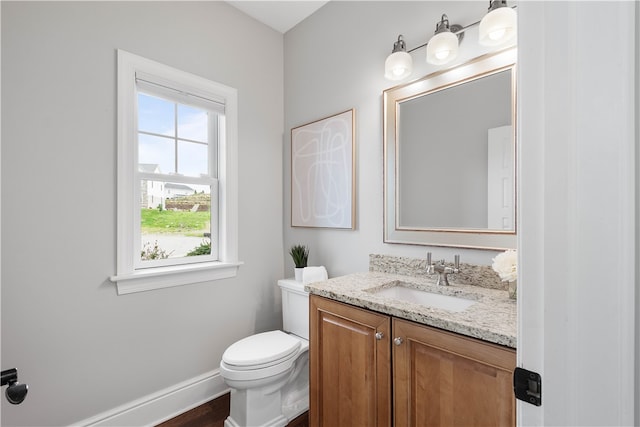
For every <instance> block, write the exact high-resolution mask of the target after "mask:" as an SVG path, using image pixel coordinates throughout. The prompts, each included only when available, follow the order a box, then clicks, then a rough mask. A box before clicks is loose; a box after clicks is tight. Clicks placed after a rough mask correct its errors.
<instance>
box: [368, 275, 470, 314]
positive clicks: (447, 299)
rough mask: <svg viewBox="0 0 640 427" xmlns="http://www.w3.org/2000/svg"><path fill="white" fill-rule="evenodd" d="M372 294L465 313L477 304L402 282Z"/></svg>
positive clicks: (375, 290)
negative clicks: (408, 285)
mask: <svg viewBox="0 0 640 427" xmlns="http://www.w3.org/2000/svg"><path fill="white" fill-rule="evenodd" d="M371 292H372V293H374V294H376V295H381V296H384V297H387V298H393V299H396V300H400V301H406V302H410V303H413V304H420V305H424V306H427V307H433V308H439V309H442V310H447V311H455V312H460V311H464V310H466V309H467V308H469V307H471V306H472V305H473V304H475V303H476V302H475V301H474V300H470V299H467V298H460V297H453V296H449V295H442V294H436V293H433V292H428V291H423V290H420V289H416V288H410V287H406V286H402V282H397V284H396V285H395V286H392V287H389V288H380V289H374V290H372V291H371Z"/></svg>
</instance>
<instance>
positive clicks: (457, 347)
mask: <svg viewBox="0 0 640 427" xmlns="http://www.w3.org/2000/svg"><path fill="white" fill-rule="evenodd" d="M309 314H310V353H309V357H310V369H311V371H310V409H309V421H310V425H311V426H318V427H319V426H324V427H338V426H344V427H348V426H391V425H394V426H397V427H400V426H421V427H422V426H480V425H482V426H514V425H515V397H514V395H513V386H512V374H513V370H514V369H515V366H516V354H515V351H514V350H513V349H509V348H507V347H502V346H499V345H495V344H491V343H488V342H484V341H480V340H477V339H473V338H468V337H465V336H461V335H458V334H454V333H450V332H446V331H443V330H440V329H436V328H432V327H429V326H425V325H420V324H417V323H413V322H409V321H406V320H402V319H397V318H393V317H391V316H388V315H384V314H379V313H375V312H372V311H368V310H365V309H361V308H358V307H354V306H350V305H348V304H343V303H340V302H337V301H333V300H329V299H326V298H322V297H319V296H316V295H312V296H311V298H310V312H309ZM380 333H381V334H382V335H380ZM376 334H378V335H377V336H376ZM392 390H393V393H392Z"/></svg>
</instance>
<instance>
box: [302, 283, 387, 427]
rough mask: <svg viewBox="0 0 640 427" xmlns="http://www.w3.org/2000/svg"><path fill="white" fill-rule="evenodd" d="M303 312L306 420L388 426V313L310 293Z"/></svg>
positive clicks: (330, 426)
mask: <svg viewBox="0 0 640 427" xmlns="http://www.w3.org/2000/svg"><path fill="white" fill-rule="evenodd" d="M309 312H310V316H311V319H310V341H309V342H310V353H309V357H310V369H311V371H310V374H311V378H310V402H309V403H310V411H309V418H310V424H311V425H312V426H327V427H339V426H367V427H369V426H389V425H390V424H391V383H390V376H391V369H390V353H391V351H390V344H389V334H390V331H391V321H390V318H389V317H388V316H384V315H379V314H377V313H373V312H369V311H366V310H361V309H359V308H356V307H352V306H349V305H346V304H341V303H337V302H335V301H330V300H327V299H324V298H321V297H317V296H314V295H312V296H311V298H310V311H309ZM376 333H382V334H383V338H382V339H376V336H375V335H376Z"/></svg>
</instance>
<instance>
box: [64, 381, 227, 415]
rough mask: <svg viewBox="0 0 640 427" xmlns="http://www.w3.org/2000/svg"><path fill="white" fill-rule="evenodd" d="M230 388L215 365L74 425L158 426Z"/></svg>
mask: <svg viewBox="0 0 640 427" xmlns="http://www.w3.org/2000/svg"><path fill="white" fill-rule="evenodd" d="M227 392H229V387H228V386H227V385H226V384H225V382H224V380H223V379H222V377H221V376H220V372H219V371H218V370H217V369H215V370H213V371H210V372H207V373H205V374H202V375H199V376H197V377H194V378H191V379H189V380H186V381H183V382H181V383H178V384H175V385H173V386H171V387H167V388H165V389H164V390H160V391H158V392H156V393H152V394H149V395H147V396H144V397H142V398H140V399H136V400H134V401H131V402H128V403H125V404H123V405H120V406H118V407H116V408H113V409H110V410H108V411H105V412H103V413H101V414H98V415H96V416H93V417H91V418H87V419H85V420H83V421H80V422H78V423H74V424H72V426H82V427H106V426H114V425H117V426H155V425H157V424H160V423H162V422H164V421H167V420H170V419H171V418H173V417H175V416H177V415H180V414H182V413H184V412H186V411H188V410H190V409H193V408H195V407H196V406H200V405H202V404H203V403H206V402H208V401H210V400H212V399H215V398H217V397H220V396H222V395H223V394H225V393H227Z"/></svg>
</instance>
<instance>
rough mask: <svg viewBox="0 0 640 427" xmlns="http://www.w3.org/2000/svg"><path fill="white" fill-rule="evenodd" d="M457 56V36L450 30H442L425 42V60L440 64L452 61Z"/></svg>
mask: <svg viewBox="0 0 640 427" xmlns="http://www.w3.org/2000/svg"><path fill="white" fill-rule="evenodd" d="M456 56H458V36H456V35H455V34H453V33H452V32H450V31H443V32H441V33H438V34H436V35H434V36H433V37H431V39H430V40H429V43H427V62H428V63H429V64H435V65H442V64H446V63H447V62H451V61H453V60H454V59H455V58H456Z"/></svg>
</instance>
